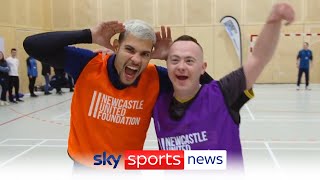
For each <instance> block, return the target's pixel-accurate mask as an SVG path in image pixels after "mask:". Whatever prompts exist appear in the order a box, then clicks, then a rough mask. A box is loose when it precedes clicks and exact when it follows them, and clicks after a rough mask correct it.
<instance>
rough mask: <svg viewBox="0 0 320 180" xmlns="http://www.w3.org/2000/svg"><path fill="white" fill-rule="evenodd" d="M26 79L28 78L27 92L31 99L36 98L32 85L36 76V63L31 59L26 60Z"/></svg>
mask: <svg viewBox="0 0 320 180" xmlns="http://www.w3.org/2000/svg"><path fill="white" fill-rule="evenodd" d="M27 68H28V78H29V91H30V96H31V97H37V95H36V94H35V93H34V85H35V83H36V79H37V76H38V68H37V61H36V59H34V58H33V57H31V56H29V57H28V58H27Z"/></svg>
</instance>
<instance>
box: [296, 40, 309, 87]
mask: <svg viewBox="0 0 320 180" xmlns="http://www.w3.org/2000/svg"><path fill="white" fill-rule="evenodd" d="M312 59H313V56H312V51H311V50H310V49H309V43H307V42H304V43H303V49H302V50H300V51H299V53H298V56H297V68H298V69H299V73H298V81H297V90H300V83H301V77H302V73H304V76H305V78H306V90H311V89H310V88H309V69H310V62H311V67H312Z"/></svg>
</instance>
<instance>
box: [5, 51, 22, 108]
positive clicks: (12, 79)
mask: <svg viewBox="0 0 320 180" xmlns="http://www.w3.org/2000/svg"><path fill="white" fill-rule="evenodd" d="M16 56H17V49H15V48H12V49H11V56H10V57H8V58H7V59H6V60H7V63H8V66H9V68H10V71H9V101H10V102H12V103H17V101H18V102H23V100H21V99H20V98H19V83H20V82H19V73H18V72H19V71H18V70H19V59H18V58H17V57H16ZM13 88H14V90H15V95H16V97H15V100H14V98H13V95H12V90H13Z"/></svg>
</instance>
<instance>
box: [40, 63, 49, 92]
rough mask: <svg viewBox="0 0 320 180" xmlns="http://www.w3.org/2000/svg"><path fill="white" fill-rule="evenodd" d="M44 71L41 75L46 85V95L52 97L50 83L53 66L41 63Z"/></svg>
mask: <svg viewBox="0 0 320 180" xmlns="http://www.w3.org/2000/svg"><path fill="white" fill-rule="evenodd" d="M41 66H42V71H41V74H42V76H43V77H44V80H45V85H44V95H50V94H51V92H49V86H50V84H49V82H50V75H51V66H50V65H49V64H46V63H43V62H41Z"/></svg>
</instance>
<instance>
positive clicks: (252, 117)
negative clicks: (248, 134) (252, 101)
mask: <svg viewBox="0 0 320 180" xmlns="http://www.w3.org/2000/svg"><path fill="white" fill-rule="evenodd" d="M245 107H246V108H247V111H248V112H249V114H250V117H251V119H252V120H253V121H254V120H256V119H255V118H254V116H253V114H252V112H251V110H250V108H249V106H248V105H247V104H246V105H245Z"/></svg>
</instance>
